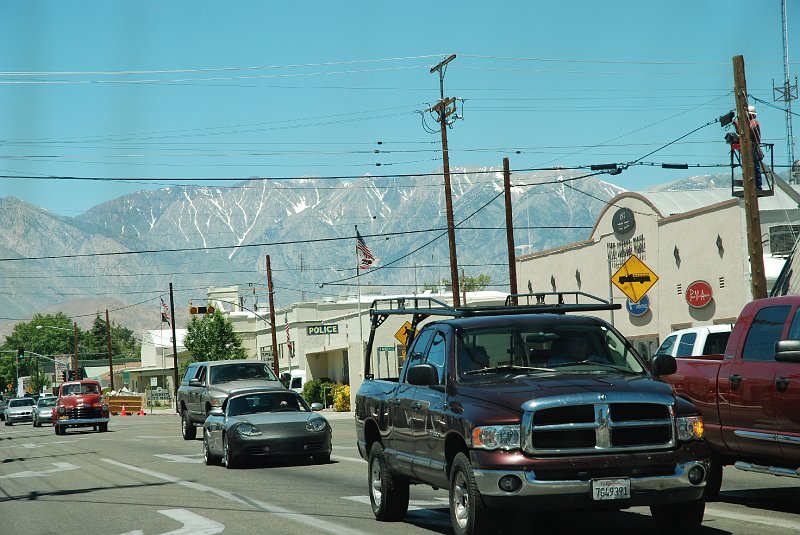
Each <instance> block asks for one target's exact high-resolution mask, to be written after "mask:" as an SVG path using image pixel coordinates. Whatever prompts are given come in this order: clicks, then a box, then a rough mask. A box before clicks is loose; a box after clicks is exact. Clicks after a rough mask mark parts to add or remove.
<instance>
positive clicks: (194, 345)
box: [183, 310, 247, 362]
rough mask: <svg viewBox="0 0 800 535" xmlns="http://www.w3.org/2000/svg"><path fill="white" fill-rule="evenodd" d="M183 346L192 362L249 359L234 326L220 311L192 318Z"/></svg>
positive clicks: (187, 327)
mask: <svg viewBox="0 0 800 535" xmlns="http://www.w3.org/2000/svg"><path fill="white" fill-rule="evenodd" d="M183 345H184V347H185V348H186V350H187V351H188V352H189V354H190V355H191V361H192V362H201V361H204V360H226V359H244V358H247V352H246V351H245V349H244V348H243V347H242V340H241V339H240V338H239V335H238V334H236V333H235V332H234V330H233V324H232V323H231V322H230V320H229V319H228V318H226V317H225V316H223V315H222V313H221V312H220V311H219V310H215V311H214V313H213V314H208V315H202V316H199V315H195V316H192V319H191V320H189V324H188V325H187V326H186V336H185V337H184V339H183Z"/></svg>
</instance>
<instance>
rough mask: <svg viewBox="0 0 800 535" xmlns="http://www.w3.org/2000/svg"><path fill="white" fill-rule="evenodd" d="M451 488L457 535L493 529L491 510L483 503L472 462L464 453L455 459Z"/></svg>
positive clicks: (451, 503)
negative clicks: (491, 527)
mask: <svg viewBox="0 0 800 535" xmlns="http://www.w3.org/2000/svg"><path fill="white" fill-rule="evenodd" d="M449 490H450V493H449V494H450V522H451V524H452V525H453V531H454V532H455V533H456V534H457V535H472V534H474V533H488V532H489V531H491V530H490V523H491V520H492V519H491V511H490V510H489V509H488V508H487V507H486V506H485V505H484V504H483V498H481V493H480V492H479V491H478V484H477V483H476V482H475V473H474V472H473V471H472V464H471V463H470V462H469V459H468V458H467V456H466V455H465V454H463V453H458V454H456V457H455V459H453V468H452V470H451V471H450V489H449Z"/></svg>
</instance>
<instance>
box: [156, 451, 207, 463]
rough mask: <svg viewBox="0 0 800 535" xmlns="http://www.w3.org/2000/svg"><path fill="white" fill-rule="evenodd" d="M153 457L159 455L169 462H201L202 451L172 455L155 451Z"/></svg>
mask: <svg viewBox="0 0 800 535" xmlns="http://www.w3.org/2000/svg"><path fill="white" fill-rule="evenodd" d="M154 457H161V458H162V459H166V460H167V461H168V462H170V463H202V462H203V454H202V453H190V454H188V455H174V454H172V453H157V454H155V455H154Z"/></svg>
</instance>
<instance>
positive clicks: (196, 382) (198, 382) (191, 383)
mask: <svg viewBox="0 0 800 535" xmlns="http://www.w3.org/2000/svg"><path fill="white" fill-rule="evenodd" d="M189 386H203V381H201V380H200V379H189Z"/></svg>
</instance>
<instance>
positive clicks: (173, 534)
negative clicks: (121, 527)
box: [123, 509, 225, 535]
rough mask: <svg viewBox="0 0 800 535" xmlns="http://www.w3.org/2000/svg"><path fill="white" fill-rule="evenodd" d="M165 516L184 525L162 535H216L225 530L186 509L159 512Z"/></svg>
mask: <svg viewBox="0 0 800 535" xmlns="http://www.w3.org/2000/svg"><path fill="white" fill-rule="evenodd" d="M159 513H161V514H162V515H164V516H168V517H170V518H171V519H173V520H177V521H178V522H180V523H181V524H183V527H182V528H178V529H176V530H173V531H167V532H165V533H163V534H162V535H214V533H219V532H221V531H222V530H224V529H225V524H220V523H219V522H214V521H213V520H209V519H208V518H206V517H204V516H200V515H198V514H195V513H193V512H191V511H187V510H186V509H165V510H163V511H159ZM143 534H144V532H143V531H142V530H139V529H137V530H136V531H129V532H127V533H123V535H143Z"/></svg>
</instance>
